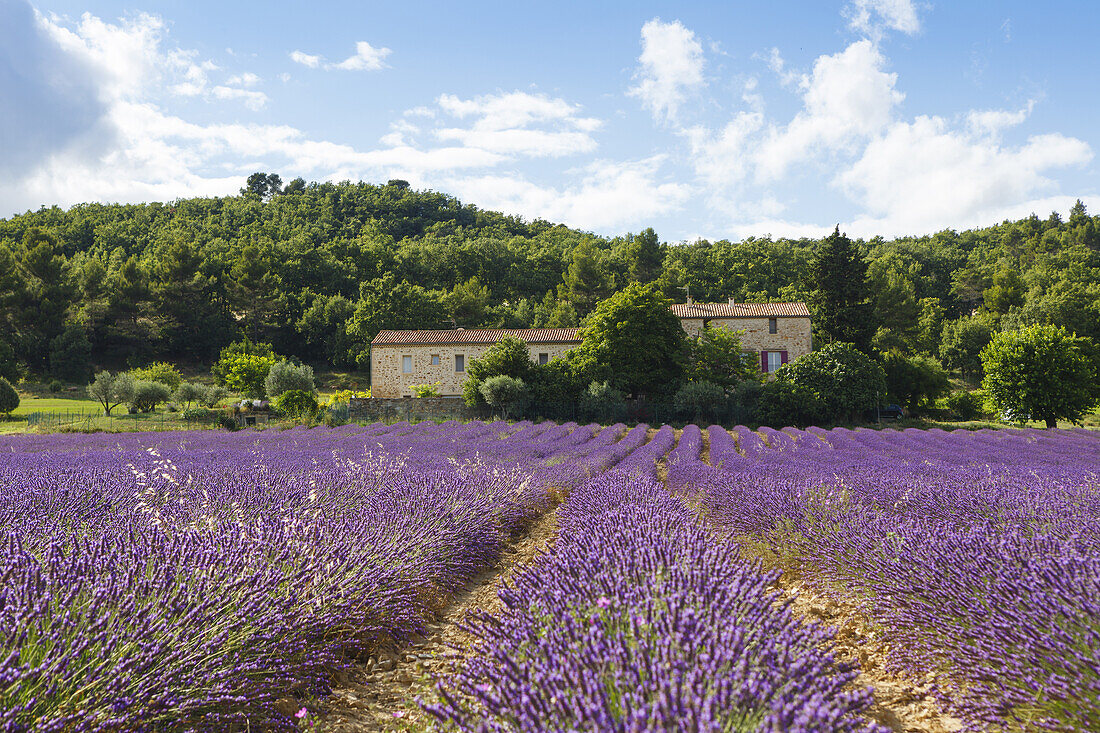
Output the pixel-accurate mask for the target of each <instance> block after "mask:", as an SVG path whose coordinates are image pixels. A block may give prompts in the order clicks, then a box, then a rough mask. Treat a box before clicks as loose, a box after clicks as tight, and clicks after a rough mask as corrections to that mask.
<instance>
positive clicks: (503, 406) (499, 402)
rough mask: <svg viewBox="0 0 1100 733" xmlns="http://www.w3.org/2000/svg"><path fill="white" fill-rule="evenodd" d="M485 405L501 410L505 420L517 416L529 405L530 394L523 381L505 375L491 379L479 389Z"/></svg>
mask: <svg viewBox="0 0 1100 733" xmlns="http://www.w3.org/2000/svg"><path fill="white" fill-rule="evenodd" d="M479 391H480V392H481V397H482V399H484V400H485V404H487V405H489V407H492V408H493V409H494V410H499V411H500V413H501V415H503V417H504V419H505V420H507V419H508V416H509V415H515V414H516V413H518V412H519V411H520V410H522V409H523V407H524V406H525V405H526V404H527V400H528V398H529V397H530V393H529V391H528V389H527V385H526V384H524V382H523V380H522V379H519V378H517V377H509V376H507V375H504V374H500V375H497V376H495V377H489V378H488V379H486V380H485V381H484V382H482V383H481V386H480V387H479Z"/></svg>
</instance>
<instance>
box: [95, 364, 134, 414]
mask: <svg viewBox="0 0 1100 733" xmlns="http://www.w3.org/2000/svg"><path fill="white" fill-rule="evenodd" d="M88 396H89V397H91V398H92V399H93V400H95V401H96V402H98V403H99V404H101V405H103V412H104V414H106V415H108V416H109V415H110V414H111V410H113V409H115V408H116V407H118V406H119V405H121V404H122V403H123V402H129V401H130V400H131V399H132V398H133V396H134V378H133V377H131V376H130V375H129V374H127V373H125V372H119V373H118V374H114V375H112V374H111V373H110V372H108V371H102V372H99V373H98V374H96V375H95V379H94V380H93V381H92V383H91V384H89V385H88Z"/></svg>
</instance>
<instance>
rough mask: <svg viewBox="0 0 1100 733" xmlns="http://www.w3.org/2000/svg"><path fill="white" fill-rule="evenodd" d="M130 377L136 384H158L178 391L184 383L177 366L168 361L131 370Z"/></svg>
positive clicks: (156, 362)
mask: <svg viewBox="0 0 1100 733" xmlns="http://www.w3.org/2000/svg"><path fill="white" fill-rule="evenodd" d="M130 376H132V377H133V378H134V381H136V382H158V383H159V384H163V385H164V386H165V387H167V388H168V389H172V390H174V389H176V388H177V387H179V386H180V384H182V383H183V375H182V374H180V370H179V369H177V368H176V365H175V364H170V363H168V362H166V361H155V362H153V363H152V364H150V365H148V366H144V367H141V368H139V369H131V370H130Z"/></svg>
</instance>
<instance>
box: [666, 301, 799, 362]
mask: <svg viewBox="0 0 1100 733" xmlns="http://www.w3.org/2000/svg"><path fill="white" fill-rule="evenodd" d="M672 312H673V313H675V314H676V316H677V317H678V318H679V319H680V325H681V326H683V328H684V330H685V331H686V332H687V333H688V334H689V335H691V336H695V335H697V334H698V333H699V332H700V331H702V330H703V329H704V328H706V327H708V326H710V327H717V326H725V327H726V328H729V329H732V330H734V331H744V334H743V335H742V336H741V348H742V349H743V350H744V351H746V352H752V353H754V354H759V355H760V370H761V371H763V372H764V373H765V374H771V373H772V372H775V371H776V370H777V369H779V367H781V366H782V365H784V364H786V363H787V362H788V361H791V360H793V359H797V358H798V357H800V356H802V355H803V354H808V353H810V351H812V350H813V341H812V338H811V330H810V309H809V308H807V307H806V304H805V303H803V302H800V301H799V302H794V303H735V302H733V301H732V300H730V301H729V302H728V303H692V302H690V301H689V302H687V303H678V304H676V305H674V306H672Z"/></svg>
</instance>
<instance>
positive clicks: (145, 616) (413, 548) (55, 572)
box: [0, 423, 623, 731]
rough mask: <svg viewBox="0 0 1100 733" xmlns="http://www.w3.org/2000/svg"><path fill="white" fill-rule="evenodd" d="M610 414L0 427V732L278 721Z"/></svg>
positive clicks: (409, 614)
mask: <svg viewBox="0 0 1100 733" xmlns="http://www.w3.org/2000/svg"><path fill="white" fill-rule="evenodd" d="M622 432H623V428H622V426H613V427H611V428H604V429H602V430H600V429H598V428H597V427H596V426H584V427H578V426H577V425H575V424H572V423H570V424H567V425H553V424H551V423H543V424H540V425H531V424H529V423H520V424H516V425H506V424H504V423H488V424H486V423H470V424H466V425H463V424H458V423H446V424H443V425H439V426H437V425H433V424H421V425H415V426H414V425H409V424H404V423H399V424H397V425H394V426H385V425H377V426H371V427H369V428H365V429H364V428H360V427H358V426H348V427H345V428H339V429H335V430H328V429H323V428H317V429H313V430H305V429H295V430H289V431H265V432H263V433H258V434H257V433H255V432H250V433H239V434H236V435H226V434H219V433H211V432H208V431H204V432H196V433H172V434H156V435H142V434H128V435H120V436H96V435H92V436H43V437H36V436H15V437H11V438H6V439H3V440H2V441H0V730H25V729H34V730H43V731H49V730H65V731H85V730H135V729H151V728H156V729H161V730H169V729H195V728H199V729H203V728H207V729H209V728H225V727H228V726H238V727H240V728H241V729H244V728H246V727H247V728H255V729H280V728H288V729H289V728H291V727H293V718H292V717H290V716H289V715H288V713H290V712H293V709H292V708H289V707H288V704H287V703H288V702H289V700H287V701H285V702H284V704H277V701H278V700H279V699H280V698H294V697H298V698H303V697H307V696H309V695H311V694H317V693H322V692H324V691H325V689H326V688H327V685H328V684H329V680H330V676H331V674H332V672H333V671H334V669H337V668H339V667H341V666H344V665H347V664H348V663H349V660H350V659H352V658H354V657H361V656H363V655H365V654H369V653H371V652H373V651H374V650H375V649H376V648H377V647H378V646H379V645H381V644H385V643H388V642H393V641H397V642H399V641H400V640H402V639H405V638H407V637H409V636H410V635H412V634H415V633H416V632H417V631H419V630H420V629H421V628H422V625H423V624H424V622H425V621H426V619H427V618H428V617H429V615H430V614H431V613H432V612H433V611H435V610H437V609H438V608H439V606H440V604H441V603H442V602H444V601H445V598H446V596H447V594H448V593H449V592H450V591H451V590H453V589H455V588H457V587H459V586H461V585H462V584H464V583H465V582H466V581H467V580H468V579H469V578H470V577H471V576H472V575H474V574H475V573H476V572H478V571H479V570H481V569H483V568H484V567H486V566H487V565H489V564H491V563H492V562H494V561H495V559H496V557H497V556H498V553H499V551H500V548H501V545H502V543H503V542H504V541H505V540H506V539H507V537H508V535H509V533H511V532H513V531H514V530H516V529H517V528H519V527H520V526H521V525H522V524H523V523H524V522H525V521H527V520H528V519H530V518H531V517H532V516H533V515H535V514H537V513H538V512H539V511H541V510H542V509H544V508H545V507H546V505H547V502H548V497H547V490H546V487H545V483H544V482H543V481H540V480H538V478H537V477H538V473H539V470H540V469H541V468H543V467H545V465H546V463H547V462H548V461H550V462H553V461H559V462H561V461H562V460H563V459H564V462H569V457H570V456H580V457H582V458H583V456H584V455H585V454H586V452H587V451H588V450H589V449H588V447H587V446H589V445H590V444H594V443H596V444H598V445H601V446H604V447H606V446H607V445H611V444H613V443H614V442H615V440H616V439H617V438H618V437H619V436H620V435H621V434H622Z"/></svg>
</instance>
